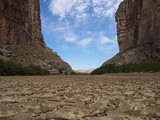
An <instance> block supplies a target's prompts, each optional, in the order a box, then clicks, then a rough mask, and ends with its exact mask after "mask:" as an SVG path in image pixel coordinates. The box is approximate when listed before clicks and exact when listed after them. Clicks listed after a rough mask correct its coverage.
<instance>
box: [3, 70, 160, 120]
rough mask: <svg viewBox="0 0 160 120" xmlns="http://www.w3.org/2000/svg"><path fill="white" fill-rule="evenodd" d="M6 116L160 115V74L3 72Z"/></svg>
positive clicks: (115, 118) (104, 118) (158, 118)
mask: <svg viewBox="0 0 160 120" xmlns="http://www.w3.org/2000/svg"><path fill="white" fill-rule="evenodd" d="M0 120H160V74H159V73H157V74H109V75H101V76H33V77H26V76H16V77H2V76H0Z"/></svg>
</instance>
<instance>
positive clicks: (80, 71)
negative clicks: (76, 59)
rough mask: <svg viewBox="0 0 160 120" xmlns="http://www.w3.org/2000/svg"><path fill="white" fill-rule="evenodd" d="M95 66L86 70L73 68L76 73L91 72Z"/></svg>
mask: <svg viewBox="0 0 160 120" xmlns="http://www.w3.org/2000/svg"><path fill="white" fill-rule="evenodd" d="M93 70H95V68H91V69H87V70H74V72H77V73H91V72H92V71H93Z"/></svg>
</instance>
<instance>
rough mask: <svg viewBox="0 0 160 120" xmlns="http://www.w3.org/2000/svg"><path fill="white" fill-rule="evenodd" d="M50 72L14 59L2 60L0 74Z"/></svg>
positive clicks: (40, 73)
mask: <svg viewBox="0 0 160 120" xmlns="http://www.w3.org/2000/svg"><path fill="white" fill-rule="evenodd" d="M48 74H49V72H48V71H47V70H44V69H42V68H40V67H35V66H27V67H23V66H22V65H21V64H18V63H16V62H13V61H3V60H0V75H6V76H10V75H48Z"/></svg>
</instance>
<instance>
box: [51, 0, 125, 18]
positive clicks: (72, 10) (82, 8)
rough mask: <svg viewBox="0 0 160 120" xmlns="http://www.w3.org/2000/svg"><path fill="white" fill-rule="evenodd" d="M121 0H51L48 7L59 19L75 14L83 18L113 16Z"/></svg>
mask: <svg viewBox="0 0 160 120" xmlns="http://www.w3.org/2000/svg"><path fill="white" fill-rule="evenodd" d="M121 1H123V0H112V1H111V0H51V2H50V5H49V9H50V11H51V12H52V13H53V14H54V15H58V16H59V17H60V19H65V18H67V17H71V16H72V17H73V16H75V18H76V19H80V20H85V19H86V18H88V17H90V16H93V15H94V16H97V17H100V16H102V17H113V16H114V13H115V11H116V9H117V8H118V5H119V4H120V2H121Z"/></svg>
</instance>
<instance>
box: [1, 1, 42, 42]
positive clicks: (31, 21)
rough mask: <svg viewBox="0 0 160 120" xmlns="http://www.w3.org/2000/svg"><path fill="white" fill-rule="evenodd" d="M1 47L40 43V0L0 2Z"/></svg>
mask: <svg viewBox="0 0 160 120" xmlns="http://www.w3.org/2000/svg"><path fill="white" fill-rule="evenodd" d="M0 38H1V39H0V45H12V44H21V43H31V42H32V43H33V42H34V43H40V44H42V45H45V43H44V41H43V36H42V33H41V20H40V7H39V0H0Z"/></svg>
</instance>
